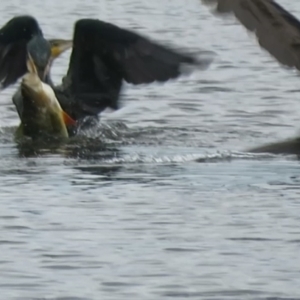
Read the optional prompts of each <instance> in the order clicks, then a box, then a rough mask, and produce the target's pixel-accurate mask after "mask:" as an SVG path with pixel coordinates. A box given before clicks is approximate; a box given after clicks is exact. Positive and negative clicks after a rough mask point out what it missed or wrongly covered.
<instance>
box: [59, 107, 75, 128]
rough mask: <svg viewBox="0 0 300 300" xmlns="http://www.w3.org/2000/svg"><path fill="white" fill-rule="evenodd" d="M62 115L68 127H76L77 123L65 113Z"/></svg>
mask: <svg viewBox="0 0 300 300" xmlns="http://www.w3.org/2000/svg"><path fill="white" fill-rule="evenodd" d="M62 115H63V119H64V122H65V124H66V125H73V126H75V125H76V121H75V120H74V119H72V118H71V117H70V116H69V115H68V114H67V113H66V112H65V111H62Z"/></svg>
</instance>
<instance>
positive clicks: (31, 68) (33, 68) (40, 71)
mask: <svg viewBox="0 0 300 300" xmlns="http://www.w3.org/2000/svg"><path fill="white" fill-rule="evenodd" d="M26 65H27V69H28V72H29V73H33V74H37V75H38V77H39V78H40V79H41V80H42V81H44V80H45V77H46V75H47V74H48V72H49V69H50V62H49V63H48V64H47V66H46V67H40V66H37V65H36V64H35V63H34V60H33V59H32V56H31V55H30V53H28V54H27V61H26Z"/></svg>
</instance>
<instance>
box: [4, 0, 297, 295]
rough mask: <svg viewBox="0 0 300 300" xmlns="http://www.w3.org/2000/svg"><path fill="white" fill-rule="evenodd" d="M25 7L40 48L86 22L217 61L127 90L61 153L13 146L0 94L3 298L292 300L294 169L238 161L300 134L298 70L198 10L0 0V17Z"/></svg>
mask: <svg viewBox="0 0 300 300" xmlns="http://www.w3.org/2000/svg"><path fill="white" fill-rule="evenodd" d="M281 3H282V4H283V5H285V6H286V7H287V8H288V9H289V10H290V11H292V12H293V13H295V14H296V15H298V16H299V17H300V5H299V4H297V3H296V1H295V2H294V3H292V2H291V1H287V0H285V1H283V0H282V1H281ZM24 13H27V14H33V15H34V16H35V17H37V18H38V19H39V21H40V23H41V26H42V28H43V30H44V33H45V35H46V36H47V37H49V38H51V37H56V38H70V37H71V36H72V30H73V24H74V22H75V20H77V19H78V18H83V17H92V18H100V19H102V20H104V21H109V22H113V23H115V24H117V25H119V26H124V27H127V28H133V29H135V30H137V31H139V32H140V33H143V34H145V35H147V36H149V37H151V38H152V39H155V40H157V41H160V42H163V43H168V44H171V45H173V46H174V47H180V48H184V47H185V48H187V49H191V50H192V51H197V50H198V49H200V48H201V49H207V50H213V51H215V52H216V53H217V54H218V55H217V57H216V59H215V61H214V63H213V64H212V65H211V67H210V68H209V69H208V70H207V71H205V72H202V71H198V72H195V73H193V74H192V75H189V76H185V77H182V78H180V79H179V80H176V81H170V82H168V83H167V84H153V85H149V86H139V87H133V86H131V85H126V87H125V89H124V91H123V96H122V103H123V107H122V109H120V110H119V111H117V112H113V113H112V112H105V113H104V114H103V117H102V122H101V124H100V125H99V129H98V131H97V132H95V131H93V132H87V133H86V136H88V137H89V138H90V139H83V140H81V141H78V142H73V143H71V144H70V145H68V146H60V147H56V148H49V147H42V148H39V149H34V148H28V147H21V146H18V145H16V143H15V142H14V141H13V138H12V136H13V130H14V127H15V126H16V125H17V124H18V118H17V114H16V112H15V110H14V107H13V105H12V103H11V95H12V94H13V92H14V90H15V88H16V86H14V87H11V88H9V89H7V90H5V91H3V92H1V103H0V114H1V119H0V126H1V134H0V154H1V155H0V164H1V168H0V199H1V201H0V233H1V234H0V249H1V257H0V289H1V295H2V296H1V297H0V298H1V299H6V300H13V299H34V300H36V299H51V300H54V299H55V300H58V299H60V300H62V299H64V300H66V299H68V300H70V299H76V300H79V299H80V300H90V299H139V300H141V299H186V298H189V299H285V300H287V299H300V290H299V286H300V279H299V278H300V277H299V272H300V260H299V250H300V238H299V233H300V232H299V228H300V218H299V195H300V177H299V170H300V165H299V162H298V160H297V158H296V157H295V156H294V155H268V154H255V155H254V154H250V153H247V152H245V149H248V148H249V147H253V146H258V145H260V144H264V143H267V142H273V141H276V140H280V139H285V138H287V137H292V136H296V135H297V133H299V109H300V102H299V93H300V91H299V90H298V86H299V82H300V81H299V80H300V79H299V76H298V75H297V74H296V73H295V72H293V71H288V70H285V69H283V68H280V67H279V65H278V63H277V62H276V61H274V60H273V59H272V58H271V57H270V56H269V55H268V54H267V53H266V52H265V51H263V50H262V49H260V48H259V47H258V45H257V43H256V41H255V39H254V38H253V37H250V38H249V35H248V34H247V33H246V31H245V30H244V28H242V27H241V26H239V24H238V23H237V22H235V21H234V20H230V19H228V20H224V19H223V20H222V19H218V18H215V17H213V16H212V15H211V14H210V13H209V11H208V9H207V8H206V7H203V6H202V5H200V4H199V1H198V0H186V1H179V0H173V1H159V0H153V1H150V2H149V1H146V0H140V1H137V0H114V1H113V0H107V1H105V0H102V1H92V0H87V1H75V0H74V1H57V0H53V1H46V2H44V3H43V2H41V1H38V0H31V1H29V2H28V3H26V5H25V4H24V2H23V1H17V0H11V1H4V3H2V5H1V11H0V16H1V20H2V23H4V22H6V21H7V20H8V19H9V18H10V17H12V16H14V15H17V14H24ZM69 55H70V52H68V53H66V54H64V55H63V56H62V57H61V58H60V59H59V60H58V61H57V63H56V64H55V65H54V67H53V71H52V73H53V77H54V80H55V81H56V82H59V81H60V78H61V76H62V75H63V74H64V72H66V70H67V65H68V58H69Z"/></svg>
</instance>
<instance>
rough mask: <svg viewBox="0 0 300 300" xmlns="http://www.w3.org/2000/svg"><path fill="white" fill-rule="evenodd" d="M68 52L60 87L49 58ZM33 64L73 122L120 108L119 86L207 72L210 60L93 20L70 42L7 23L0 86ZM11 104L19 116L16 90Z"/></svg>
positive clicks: (79, 26)
mask: <svg viewBox="0 0 300 300" xmlns="http://www.w3.org/2000/svg"><path fill="white" fill-rule="evenodd" d="M71 47H72V53H71V57H70V62H69V68H68V71H67V74H66V76H65V77H64V78H63V80H62V84H61V85H60V86H54V85H53V83H52V81H51V78H50V67H51V64H52V62H53V59H55V57H57V56H58V55H59V54H60V53H61V52H63V51H65V50H67V49H68V48H71ZM29 58H30V59H31V60H32V61H34V63H35V65H36V69H37V72H38V75H39V77H40V78H41V80H42V81H44V82H45V83H48V84H49V85H50V86H51V87H52V88H53V89H54V92H55V94H56V97H57V99H58V101H59V102H60V105H61V107H62V109H63V110H64V111H65V112H66V113H67V114H68V115H69V116H71V117H72V118H73V119H74V120H76V121H80V120H82V119H84V118H85V117H86V116H98V114H99V113H101V111H103V110H104V109H105V108H107V107H110V108H113V109H118V105H119V104H118V103H119V98H120V92H121V88H122V84H123V81H126V82H128V83H131V84H134V85H138V84H146V83H148V84H149V83H152V82H154V81H158V82H165V81H167V80H169V79H172V78H173V79H174V78H177V77H179V76H180V75H181V74H182V66H183V65H184V64H188V65H193V66H196V67H203V68H205V67H207V66H208V64H209V63H210V61H211V60H210V59H208V58H207V56H205V57H201V58H199V59H196V58H195V57H193V56H192V55H190V54H182V53H180V52H178V51H175V50H172V49H171V48H168V47H166V46H162V45H159V44H158V43H155V42H153V41H150V40H149V39H148V38H145V37H143V36H141V35H139V34H137V33H134V32H132V31H129V30H126V29H122V28H120V27H117V26H115V25H113V24H110V23H106V22H103V21H100V20H96V19H81V20H78V21H77V22H76V23H75V26H74V34H73V39H72V41H68V40H46V39H45V38H44V36H43V33H42V30H41V29H40V27H39V24H38V22H37V20H36V19H35V18H33V17H31V16H19V17H14V18H13V19H11V20H10V21H9V22H8V23H7V24H5V25H4V26H3V27H2V28H1V29H0V83H1V85H2V88H6V87H7V86H9V85H10V84H13V83H15V82H16V81H17V80H18V79H19V78H20V77H21V76H23V75H24V74H25V73H26V72H27V68H26V61H27V60H28V59H29ZM13 101H14V103H15V105H16V107H17V111H18V113H19V115H20V118H21V117H22V95H21V92H20V90H19V91H18V92H17V93H16V94H15V95H14V97H13Z"/></svg>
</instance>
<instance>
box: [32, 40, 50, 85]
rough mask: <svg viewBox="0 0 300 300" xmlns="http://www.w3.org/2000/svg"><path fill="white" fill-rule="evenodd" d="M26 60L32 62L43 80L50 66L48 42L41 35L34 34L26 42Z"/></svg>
mask: <svg viewBox="0 0 300 300" xmlns="http://www.w3.org/2000/svg"><path fill="white" fill-rule="evenodd" d="M27 60H30V61H31V63H33V64H34V67H35V68H36V71H37V74H38V76H39V77H40V79H41V80H42V81H44V80H45V78H46V76H47V74H48V72H49V68H50V60H51V46H50V43H49V42H48V41H47V40H45V39H44V38H43V37H42V36H34V37H33V38H32V39H31V40H30V42H29V43H28V44H27ZM27 64H28V61H27Z"/></svg>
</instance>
